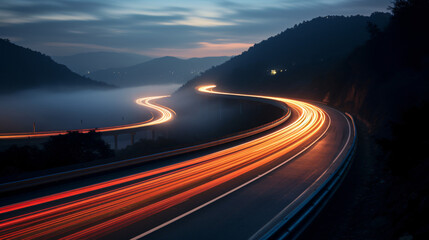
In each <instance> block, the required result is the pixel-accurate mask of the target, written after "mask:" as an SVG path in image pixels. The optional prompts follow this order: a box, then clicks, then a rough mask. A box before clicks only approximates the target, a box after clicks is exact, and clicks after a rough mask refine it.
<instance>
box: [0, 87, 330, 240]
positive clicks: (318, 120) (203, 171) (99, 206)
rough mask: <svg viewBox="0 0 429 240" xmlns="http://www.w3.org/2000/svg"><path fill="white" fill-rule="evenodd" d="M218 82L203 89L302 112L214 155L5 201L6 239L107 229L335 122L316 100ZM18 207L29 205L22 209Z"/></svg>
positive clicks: (280, 152)
mask: <svg viewBox="0 0 429 240" xmlns="http://www.w3.org/2000/svg"><path fill="white" fill-rule="evenodd" d="M214 87H215V86H204V87H200V88H199V89H198V90H199V91H201V92H205V93H208V94H219V95H231V96H243V97H252V98H264V99H270V100H273V101H277V102H280V103H283V104H287V105H288V106H289V107H290V108H292V109H294V111H295V112H297V113H298V116H297V117H296V119H295V120H294V121H293V122H291V123H290V124H288V125H286V126H282V127H280V128H279V129H278V130H275V131H274V132H272V133H268V134H266V135H263V136H261V137H259V138H256V139H253V140H249V141H247V142H245V143H242V144H239V145H236V146H233V147H230V148H227V149H224V150H220V151H217V152H214V153H211V154H208V155H204V156H201V157H197V158H194V159H190V160H187V161H184V162H180V163H176V164H172V165H169V166H165V167H160V168H157V169H154V170H149V171H146V172H142V173H137V174H134V175H130V176H126V177H122V178H119V179H114V180H111V181H107V182H103V183H98V184H94V185H90V186H86V187H83V188H78V189H74V190H70V191H66V192H62V193H57V194H53V195H49V196H45V197H41V198H37V199H34V200H29V201H25V202H21V203H16V204H12V205H8V206H4V207H0V214H1V215H3V216H5V215H8V217H7V218H5V217H2V220H0V239H22V238H25V239H36V238H44V239H46V238H63V239H92V238H95V237H99V236H103V235H106V234H108V233H110V232H114V231H115V230H118V229H121V228H123V227H125V226H128V225H130V224H132V223H134V222H137V221H142V220H143V221H144V219H146V218H148V217H150V216H153V215H155V214H157V213H160V212H162V211H164V210H166V209H168V208H171V207H173V206H177V205H178V204H181V203H184V202H185V201H187V200H188V199H190V198H191V197H194V196H196V195H199V194H202V193H204V192H205V191H207V190H210V189H213V188H214V187H217V186H221V185H222V184H225V183H227V182H229V181H231V180H233V179H235V178H237V177H240V176H243V175H244V174H247V173H250V172H252V171H254V170H256V169H259V168H261V167H263V166H267V165H268V164H270V163H274V162H275V161H276V160H279V159H281V158H282V156H284V155H285V154H287V153H290V152H291V151H296V150H298V149H303V148H305V147H307V146H309V145H310V144H311V143H312V142H313V141H314V139H316V138H317V139H318V138H319V137H320V136H321V135H323V134H324V133H325V132H326V130H327V128H329V117H328V116H327V115H326V113H325V112H324V111H323V110H322V109H320V108H318V107H316V106H314V105H312V104H309V103H306V102H302V101H297V100H291V99H285V98H279V97H270V96H259V95H246V94H235V93H225V92H217V91H214V90H213V88H214ZM137 101H138V100H137ZM148 101H149V100H148ZM158 107H161V106H158ZM161 108H162V107H161ZM165 114H166V115H167V116H166V118H165V119H163V120H159V121H161V122H162V121H164V120H165V121H168V119H169V118H168V114H167V112H165ZM166 119H167V120H166ZM149 124H150V123H149ZM115 187H116V188H115ZM96 190H97V192H94V191H96ZM102 190H104V191H102ZM101 191H102V192H101ZM92 192H94V193H93V194H92V195H90V196H88V195H89V193H92ZM83 193H86V194H85V195H83ZM58 200H61V201H58ZM57 201H58V202H57ZM18 210H29V211H27V212H26V213H18V212H20V211H18ZM1 215H0V216H1ZM148 234H149V233H148Z"/></svg>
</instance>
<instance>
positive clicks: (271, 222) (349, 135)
mask: <svg viewBox="0 0 429 240" xmlns="http://www.w3.org/2000/svg"><path fill="white" fill-rule="evenodd" d="M332 109H334V108H332ZM334 110H336V109H334ZM336 111H337V112H339V113H340V114H341V115H342V116H343V117H344V118H345V119H346V121H347V126H348V130H349V131H348V132H349V134H348V137H347V142H346V144H344V146H343V148H342V149H341V151H340V153H338V154H337V156H336V157H335V159H334V161H333V162H332V163H331V164H330V165H329V167H328V168H327V169H326V170H325V171H324V172H323V174H322V175H320V176H319V177H318V178H317V179H316V181H314V182H313V183H312V184H311V185H310V186H309V187H308V188H307V189H305V191H304V192H302V193H301V194H300V195H299V196H298V197H296V198H295V199H294V200H293V201H292V202H291V203H289V204H288V205H287V206H286V207H285V208H283V209H282V210H281V211H280V212H279V213H278V214H277V215H276V216H275V217H273V218H272V219H271V220H270V221H269V222H268V223H266V224H265V225H264V226H263V227H262V228H260V229H259V230H258V231H257V232H256V233H254V234H253V235H252V236H251V237H250V238H249V240H254V239H259V238H258V235H261V233H262V232H264V231H266V234H267V233H268V232H269V231H267V229H266V228H269V230H271V229H273V228H274V227H275V226H276V225H274V226H272V227H269V226H270V225H273V223H274V222H276V221H279V218H283V219H284V218H285V217H286V216H287V215H286V216H283V217H282V215H283V214H284V213H285V212H286V211H287V210H288V208H290V206H292V204H294V203H295V202H296V201H298V200H299V198H301V197H302V196H303V195H304V194H306V193H307V192H308V191H309V190H310V188H312V187H313V186H314V184H316V183H317V182H318V181H319V180H320V179H321V178H322V177H323V176H324V175H325V174H326V173H327V171H328V170H329V169H330V168H331V167H332V166H333V164H334V163H335V162H336V161H337V160H338V158H339V157H340V156H341V154H343V152H344V150H345V149H346V147H347V145H348V144H349V142H350V139H351V132H352V131H351V126H350V121H349V119H347V117H346V116H345V115H344V114H343V113H342V112H340V111H338V110H336Z"/></svg>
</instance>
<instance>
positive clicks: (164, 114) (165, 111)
mask: <svg viewBox="0 0 429 240" xmlns="http://www.w3.org/2000/svg"><path fill="white" fill-rule="evenodd" d="M166 97H169V96H156V97H145V98H139V99H137V100H136V103H137V104H138V105H141V106H144V107H147V108H149V109H153V110H155V111H156V112H157V113H158V114H159V115H160V117H158V118H157V119H155V118H154V117H153V116H152V118H150V119H149V120H146V121H144V122H138V123H132V124H126V125H119V126H112V127H103V128H92V129H75V130H60V131H44V132H22V133H0V139H19V138H33V137H50V136H57V135H64V134H67V133H68V132H69V131H78V132H80V133H88V132H90V131H95V132H113V131H121V130H128V129H135V128H141V127H147V126H152V125H156V124H161V123H164V122H167V121H170V120H171V119H172V118H173V114H175V113H174V111H173V110H171V109H169V108H167V107H165V106H161V105H159V104H156V103H151V101H153V100H156V99H161V98H166Z"/></svg>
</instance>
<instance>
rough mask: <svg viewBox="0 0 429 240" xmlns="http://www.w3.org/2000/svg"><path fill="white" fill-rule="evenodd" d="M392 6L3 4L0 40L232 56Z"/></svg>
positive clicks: (279, 1)
mask: <svg viewBox="0 0 429 240" xmlns="http://www.w3.org/2000/svg"><path fill="white" fill-rule="evenodd" d="M390 2H391V0H264V1H261V0H258V1H256V0H232V1H218V0H198V1H194V0H186V1H178V0H176V1H173V0H156V1H137V0H129V1H120V0H91V1H81V0H76V1H74V0H68V1H66V0H0V37H2V38H8V39H10V40H11V41H12V42H14V43H16V44H18V45H21V46H25V47H29V48H31V49H34V50H37V51H41V52H43V53H46V54H49V55H52V56H59V55H70V54H75V53H81V52H92V51H115V52H130V53H139V54H142V55H149V56H154V57H155V56H166V55H168V56H177V57H184V58H187V57H203V56H225V55H227V56H231V55H236V54H239V53H240V52H242V51H243V50H246V49H247V48H248V47H249V46H251V45H253V44H254V43H257V42H259V41H261V40H263V39H266V38H268V37H270V36H273V35H275V34H277V33H280V32H281V31H283V30H285V29H286V28H288V27H292V26H293V25H295V24H297V23H300V22H302V21H304V20H310V19H312V18H314V17H318V16H326V15H355V14H361V15H369V14H371V13H372V12H375V11H384V12H386V11H388V10H387V8H388V6H389V5H391V4H390Z"/></svg>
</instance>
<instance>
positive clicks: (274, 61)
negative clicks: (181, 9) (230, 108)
mask: <svg viewBox="0 0 429 240" xmlns="http://www.w3.org/2000/svg"><path fill="white" fill-rule="evenodd" d="M390 16H391V15H390V14H388V13H374V14H372V15H371V16H370V17H365V16H350V17H344V16H327V17H318V18H315V19H313V20H310V21H305V22H303V23H301V24H298V25H295V26H294V27H293V28H290V29H287V30H286V31H284V32H282V33H280V34H278V35H276V36H274V37H270V38H269V39H267V40H264V41H262V42H260V43H258V44H255V45H254V46H253V47H251V48H249V50H248V51H245V52H243V53H242V54H241V55H239V56H236V57H233V58H232V59H231V60H229V61H228V62H226V63H224V64H222V65H220V66H218V67H215V68H213V69H210V70H208V71H206V72H205V73H203V74H202V75H201V76H199V77H196V78H195V79H193V80H192V81H189V82H188V83H187V84H186V85H185V86H184V87H183V89H182V90H184V89H187V88H193V87H194V86H195V85H197V84H201V83H205V82H209V83H215V84H218V85H219V86H221V87H222V88H227V89H230V90H239V91H255V90H256V89H258V91H265V90H270V91H277V92H279V93H282V94H285V91H286V92H287V93H288V94H290V93H293V94H297V92H296V91H297V90H298V89H302V88H305V87H306V86H307V84H309V83H310V82H311V80H312V76H316V75H320V74H323V73H326V72H327V71H328V70H329V69H331V68H332V66H334V65H335V64H336V63H338V62H339V61H341V60H342V59H344V58H345V57H346V56H347V55H348V54H350V53H351V52H352V51H353V49H354V48H356V47H357V46H358V45H361V44H363V43H365V41H367V40H368V39H369V37H370V34H369V33H368V31H367V25H368V22H372V23H373V24H375V25H377V26H379V27H380V28H384V27H385V26H386V25H387V23H388V21H389V19H390ZM271 70H275V71H276V74H275V75H271ZM279 87H281V88H279Z"/></svg>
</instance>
